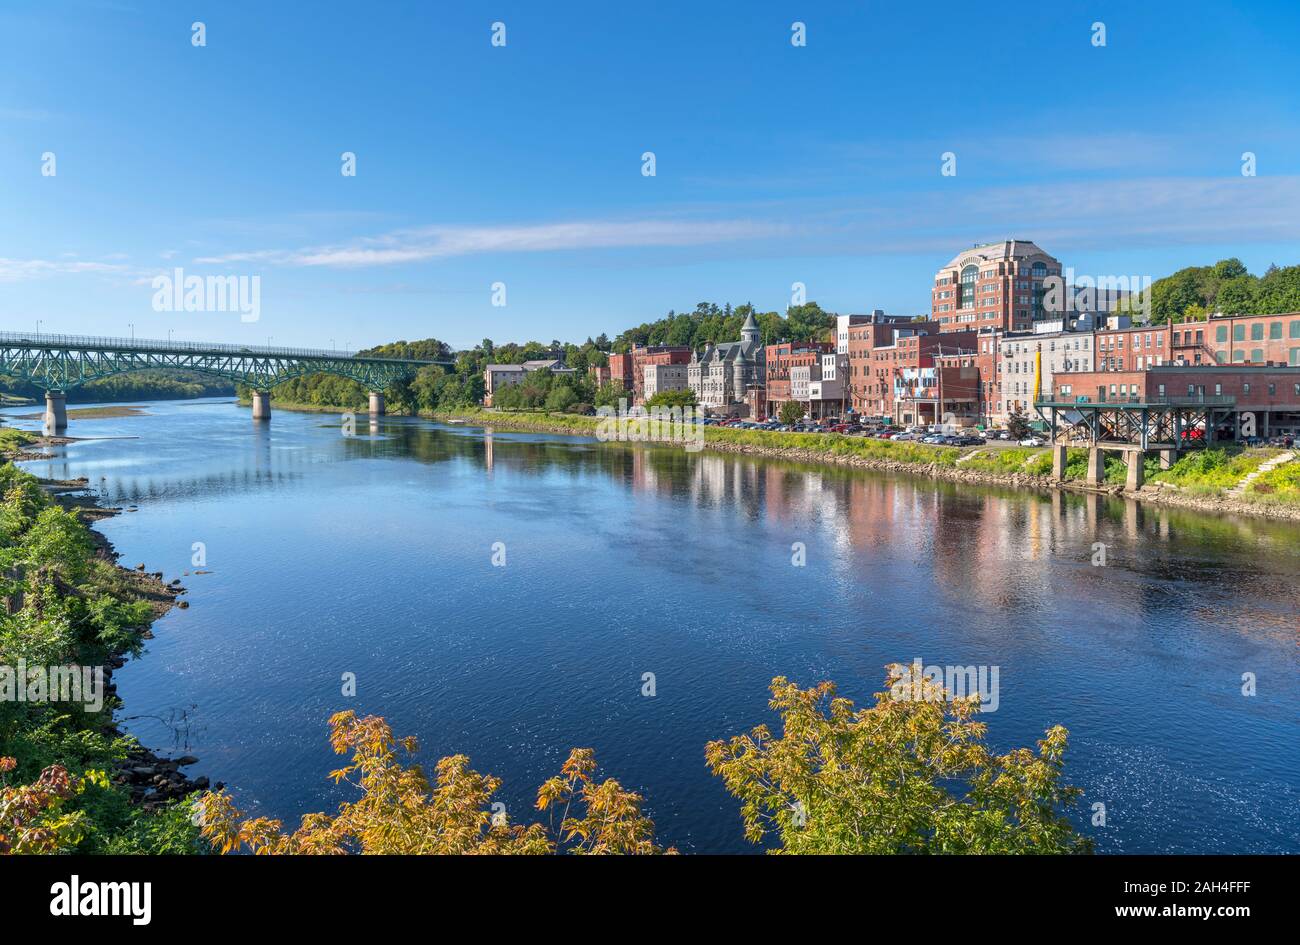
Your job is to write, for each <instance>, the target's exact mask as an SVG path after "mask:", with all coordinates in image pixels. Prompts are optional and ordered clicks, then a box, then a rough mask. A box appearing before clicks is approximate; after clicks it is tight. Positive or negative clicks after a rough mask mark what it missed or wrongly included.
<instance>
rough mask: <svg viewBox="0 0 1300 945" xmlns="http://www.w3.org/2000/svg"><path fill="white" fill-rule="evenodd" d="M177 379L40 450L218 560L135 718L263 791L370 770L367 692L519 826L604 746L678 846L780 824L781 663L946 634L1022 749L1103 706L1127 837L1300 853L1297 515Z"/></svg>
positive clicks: (1099, 785)
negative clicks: (794, 461) (747, 786)
mask: <svg viewBox="0 0 1300 945" xmlns="http://www.w3.org/2000/svg"><path fill="white" fill-rule="evenodd" d="M143 406H144V407H145V413H144V414H143V415H140V416H124V417H109V418H96V419H79V418H77V417H76V416H75V414H74V415H73V417H72V419H71V421H70V427H69V430H68V433H69V434H70V435H71V436H74V437H78V438H84V439H78V440H77V441H76V442H73V443H70V444H68V445H67V446H63V447H56V448H54V449H53V451H52V457H51V458H50V459H49V460H41V461H33V462H28V463H25V464H24V466H25V468H27V469H29V470H30V471H32V472H34V473H36V474H38V475H41V476H47V477H54V478H60V479H63V478H72V477H78V476H85V477H87V478H88V480H89V482H90V487H91V489H92V490H93V491H94V492H97V493H98V494H99V495H100V496H101V497H102V499H103V501H104V502H105V503H106V504H109V505H113V506H120V507H123V508H124V509H129V511H124V512H123V514H121V515H118V516H116V517H114V518H111V519H107V520H105V521H103V522H100V523H98V524H97V526H96V527H97V528H99V529H101V530H102V531H103V532H104V533H105V534H106V535H107V536H108V538H109V539H110V540H111V541H112V542H113V543H114V544H115V545H116V547H117V549H118V550H119V552H120V553H121V556H122V563H123V564H124V565H125V566H127V567H133V566H134V565H135V564H136V563H137V562H142V563H144V564H146V565H147V567H148V569H149V570H161V571H163V572H164V573H165V575H166V578H167V579H171V578H173V577H180V576H182V575H183V574H185V572H190V573H189V575H188V576H185V577H183V578H182V580H183V582H184V584H185V585H186V587H188V588H189V593H188V595H187V599H188V600H189V602H190V605H191V606H190V607H189V609H186V610H180V609H173V610H172V611H171V612H170V613H169V614H167V615H166V616H165V617H164V618H162V619H161V620H160V621H158V623H157V624H156V625H155V627H154V632H155V635H156V636H155V639H153V640H151V641H150V642H149V645H148V651H147V653H146V654H145V656H144V657H143V658H141V659H138V660H134V661H132V662H131V663H129V664H128V665H127V666H126V667H125V668H124V669H122V670H121V671H119V673H118V674H117V676H116V679H117V682H118V686H119V694H120V695H121V697H122V698H123V700H124V702H125V709H124V711H123V712H122V715H123V716H124V717H126V718H127V719H129V721H128V722H127V723H126V727H127V728H128V730H130V731H132V732H133V733H135V734H136V735H137V736H138V737H139V738H140V739H141V740H142V741H143V742H145V743H146V744H147V745H149V746H150V747H153V748H156V749H174V750H177V751H180V750H184V751H185V752H188V753H193V754H196V755H198V756H199V757H200V758H201V763H200V764H199V765H197V766H196V767H195V768H194V769H193V770H192V774H207V775H208V776H209V777H211V778H212V779H213V780H214V781H215V780H221V781H224V782H226V783H227V784H228V785H229V786H230V787H231V790H232V791H233V793H234V795H235V798H236V802H237V803H238V804H239V805H240V806H241V807H242V808H243V809H244V810H246V811H247V812H249V813H253V814H259V815H267V816H275V817H281V818H284V819H285V820H286V822H287V823H289V824H291V825H296V823H297V819H298V817H299V816H300V815H302V814H303V813H306V812H309V811H315V810H324V809H332V808H333V807H334V806H336V804H337V803H338V801H339V800H340V799H341V798H342V797H345V796H347V793H346V792H347V789H346V788H338V787H334V786H332V785H330V784H329V783H328V781H327V778H326V774H327V772H328V771H329V770H331V769H332V768H333V767H336V766H337V763H338V759H337V758H336V757H335V756H334V755H333V754H332V753H331V752H330V751H329V748H328V745H327V743H326V733H327V726H326V721H327V719H328V717H329V716H330V714H331V713H333V712H335V711H338V710H340V709H345V708H350V709H355V710H357V711H358V712H359V713H362V714H366V713H375V714H381V715H384V716H385V717H387V718H388V719H389V721H390V722H391V723H392V725H393V728H394V729H395V731H396V732H397V733H398V734H402V735H415V736H417V737H418V738H419V740H420V744H421V749H422V750H421V753H420V756H419V757H420V758H421V760H423V761H425V762H428V763H431V762H432V761H433V760H435V759H436V758H438V757H440V756H442V755H447V754H453V753H463V754H466V755H468V756H469V757H470V759H471V762H472V764H473V766H474V767H475V768H476V769H477V770H479V771H483V772H488V773H492V774H494V775H497V776H499V777H501V778H502V779H503V780H504V785H503V787H502V790H501V792H500V796H499V800H501V801H503V802H504V803H505V804H506V805H507V811H508V812H509V814H510V817H511V819H512V820H514V821H517V822H519V821H522V822H527V821H530V820H531V819H532V818H533V816H534V812H533V811H532V801H533V800H534V799H535V796H536V794H535V792H536V790H537V787H538V785H540V784H541V783H542V781H543V780H545V779H546V778H547V777H549V776H550V775H552V774H554V773H556V772H557V771H558V769H559V766H560V764H561V763H562V762H563V760H564V758H565V757H566V756H567V753H568V750H569V748H571V747H574V746H590V747H593V748H595V750H596V757H597V759H598V761H599V762H600V764H601V769H602V772H603V773H604V774H606V775H608V776H613V777H616V778H618V779H619V780H620V781H621V782H622V783H623V784H624V785H625V786H629V787H632V788H634V789H636V790H638V791H640V792H641V793H643V794H644V796H645V798H646V809H647V812H648V813H649V814H650V815H651V816H652V817H653V819H654V820H655V823H656V825H657V836H658V838H659V840H660V841H661V842H664V843H670V844H673V845H675V846H677V847H678V848H679V849H680V850H682V851H683V852H693V851H702V852H748V851H754V850H755V849H756V848H755V847H753V846H752V845H750V844H748V843H746V842H745V840H744V839H743V837H742V832H741V824H740V820H739V816H738V813H737V804H736V803H735V802H734V801H733V799H731V798H730V796H729V795H728V794H727V793H726V792H725V791H724V790H723V787H722V785H721V783H720V781H719V780H718V779H716V778H713V777H712V776H711V775H710V774H709V772H708V770H707V769H706V767H705V764H704V754H703V753H704V745H705V743H706V742H707V741H709V740H710V739H716V738H721V737H724V736H730V735H734V734H738V733H740V732H742V731H745V730H748V729H749V728H751V727H753V726H754V725H756V724H759V723H761V722H773V721H774V718H773V716H772V715H771V714H770V712H769V711H768V708H767V698H768V694H767V686H768V683H769V682H770V680H771V679H772V677H773V676H776V675H785V676H788V677H790V678H791V679H793V680H795V681H797V682H799V683H800V684H802V685H811V684H813V683H815V682H818V681H820V680H823V679H832V680H834V681H835V682H836V683H837V684H838V685H839V688H840V693H841V694H842V695H845V696H848V697H850V698H852V699H855V700H857V701H859V702H861V701H865V700H869V699H870V698H871V694H872V693H874V692H876V691H877V690H879V689H880V688H882V682H883V678H884V666H885V665H886V664H887V663H890V662H894V661H901V662H911V661H912V660H913V659H915V658H920V659H922V660H923V661H924V662H925V663H926V664H933V665H939V666H945V665H958V666H967V665H985V666H997V667H998V669H999V687H1000V688H999V693H998V706H997V710H996V711H995V712H991V713H988V714H987V715H986V716H985V721H987V722H988V723H989V727H990V728H989V741H990V744H991V745H992V747H994V748H995V749H997V750H999V751H1004V750H1007V749H1009V748H1012V747H1017V746H1021V745H1033V744H1034V742H1035V740H1036V739H1037V738H1039V737H1041V735H1042V733H1043V730H1044V729H1046V728H1047V727H1049V726H1051V725H1053V724H1058V723H1059V724H1062V725H1064V726H1066V727H1067V728H1068V729H1069V730H1070V752H1069V755H1068V757H1067V772H1068V779H1067V780H1069V781H1070V782H1071V783H1074V784H1077V785H1079V786H1081V787H1082V788H1084V791H1085V794H1084V798H1083V801H1082V802H1081V804H1080V806H1079V810H1078V811H1077V813H1076V820H1077V822H1078V824H1079V826H1080V828H1081V829H1082V830H1084V831H1086V832H1087V833H1088V834H1089V835H1090V836H1092V837H1094V838H1095V840H1096V843H1097V849H1098V852H1103V853H1116V852H1127V853H1209V852H1295V851H1296V850H1298V849H1300V803H1297V801H1298V800H1300V723H1298V713H1297V708H1298V707H1300V683H1298V680H1300V674H1298V673H1297V669H1298V668H1300V667H1298V665H1297V634H1298V628H1300V608H1298V606H1297V600H1298V597H1300V528H1297V527H1296V526H1295V525H1288V524H1282V523H1269V522H1263V521H1247V520H1229V519H1220V518H1214V517H1210V516H1206V515H1201V514H1196V513H1190V512H1181V511H1167V510H1157V509H1154V508H1141V507H1139V506H1137V505H1136V504H1134V503H1132V502H1125V501H1123V500H1118V499H1108V498H1100V499H1099V498H1097V497H1084V496H1079V495H1064V496H1062V495H1056V496H1052V495H1048V494H1037V493H1028V492H1013V491H1001V490H993V489H980V488H972V487H968V486H962V487H960V488H959V487H956V486H954V485H951V484H942V483H935V482H930V481H927V480H923V479H913V478H908V477H901V478H900V477H886V476H882V475H877V474H873V473H866V472H858V471H850V470H843V469H835V468H818V467H809V466H796V465H791V464H787V463H780V462H774V461H758V460H751V459H748V458H746V457H738V456H732V455H714V454H709V453H698V454H688V453H686V452H685V451H683V450H681V449H680V448H668V447H653V448H646V447H635V446H627V445H613V444H601V443H598V442H596V441H594V440H589V439H583V438H577V437H565V436H553V435H545V434H536V433H508V432H501V431H497V432H485V431H483V430H481V429H477V428H467V427H453V426H445V425H440V424H437V423H433V422H428V421H422V420H415V419H405V418H396V417H394V418H385V419H383V420H382V421H381V422H380V423H378V424H377V425H376V427H375V428H374V430H373V431H372V429H371V426H370V424H369V422H368V420H367V419H366V418H365V417H364V416H362V417H360V418H359V419H358V428H357V431H356V432H357V435H355V436H344V435H342V431H341V428H340V418H339V417H337V416H331V415H321V414H306V413H292V412H288V411H284V410H277V411H276V412H275V414H274V416H273V418H272V420H271V422H270V423H269V424H254V423H253V422H252V421H251V420H250V418H249V412H248V410H247V408H239V407H237V406H235V405H233V404H232V403H231V402H229V401H228V400H221V401H216V400H205V401H187V402H159V403H150V404H147V405H143ZM15 425H18V426H25V427H27V428H29V429H32V428H34V427H35V424H34V423H33V422H31V421H21V420H20V421H16V423H15ZM796 543H802V546H803V548H804V554H805V556H806V562H805V564H804V565H803V566H796V565H795V564H794V563H792V561H793V559H794V558H795V557H796V554H797V552H796V551H794V550H792V548H793V546H795V544H796ZM1098 543H1100V544H1101V545H1104V546H1105V549H1104V550H1105V554H1106V563H1105V565H1104V566H1096V565H1094V564H1093V561H1094V559H1095V557H1096V553H1097V544H1098ZM494 548H495V551H494ZM196 549H201V550H202V554H203V555H204V558H205V561H206V563H205V564H204V565H203V566H202V567H201V568H197V570H201V571H205V572H207V573H202V574H196V573H193V572H195V570H196V566H195V565H194V564H193V563H192V561H193V560H194V556H195V555H196V554H197V553H198V551H197V550H196ZM502 549H503V550H504V566H499V565H495V564H494V563H493V558H494V555H495V556H496V558H497V560H498V561H500V560H501V554H502ZM345 673H354V674H355V678H356V695H355V696H351V697H349V696H345V695H343V693H342V687H343V681H342V678H343V675H344V674H345ZM647 673H653V674H654V677H653V678H654V685H655V695H654V696H653V697H648V696H645V695H643V694H642V691H643V687H644V683H643V680H644V679H645V674H647ZM1246 673H1251V674H1254V679H1255V686H1256V694H1255V695H1253V696H1247V695H1243V692H1242V689H1243V681H1242V679H1243V674H1246ZM1095 803H1102V804H1104V805H1105V812H1106V825H1105V826H1104V827H1101V826H1093V824H1092V823H1091V818H1092V810H1093V805H1094V804H1095Z"/></svg>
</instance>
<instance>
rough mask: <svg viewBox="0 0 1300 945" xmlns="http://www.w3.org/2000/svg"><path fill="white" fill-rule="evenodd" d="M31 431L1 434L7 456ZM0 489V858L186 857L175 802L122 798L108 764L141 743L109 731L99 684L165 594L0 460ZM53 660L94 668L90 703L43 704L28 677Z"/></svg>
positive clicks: (132, 650)
mask: <svg viewBox="0 0 1300 945" xmlns="http://www.w3.org/2000/svg"><path fill="white" fill-rule="evenodd" d="M32 439H34V438H33V437H31V435H30V434H26V435H24V434H18V433H17V431H13V430H0V447H3V448H4V449H6V450H13V449H15V448H21V447H22V446H25V445H27V444H28V443H30V442H31V440H32ZM0 496H2V498H0V600H2V602H3V607H0V853H22V852H75V853H184V852H195V851H197V850H198V849H199V845H198V843H199V841H198V831H197V828H195V827H194V826H193V825H192V824H191V823H190V816H191V812H190V809H189V806H188V805H187V804H185V803H183V802H181V801H173V802H171V803H167V804H157V805H153V804H151V805H148V809H146V806H141V805H140V804H136V803H133V802H132V801H133V797H132V788H131V787H130V786H129V785H128V784H127V783H126V777H125V775H123V774H122V773H121V769H123V768H124V766H125V765H127V764H128V763H129V759H132V758H138V757H140V752H141V749H140V748H139V746H138V744H137V743H136V741H135V740H134V739H132V738H130V737H128V736H125V735H122V734H121V733H120V732H119V731H118V730H117V729H116V727H115V725H114V720H113V713H114V709H115V708H116V707H117V705H118V700H117V698H116V696H115V695H113V693H112V691H111V689H108V688H107V687H108V686H109V684H110V677H111V673H112V669H113V668H114V667H116V666H120V665H121V664H122V662H123V660H124V659H125V658H126V657H128V656H133V655H138V654H139V653H140V652H141V651H142V649H143V646H144V641H145V639H146V638H147V635H148V628H149V625H150V624H151V623H152V622H153V620H154V619H155V617H156V616H157V615H158V614H159V613H160V612H162V611H163V610H165V609H166V608H167V607H168V606H170V595H169V593H168V591H167V589H166V588H164V587H163V586H162V584H161V582H158V581H155V580H154V579H152V578H149V577H146V576H145V575H143V574H138V573H135V572H127V571H124V570H123V569H121V568H119V567H118V566H117V565H116V563H115V562H114V561H113V558H112V555H111V553H110V552H109V551H108V549H107V548H106V546H105V544H104V543H103V542H102V540H100V539H99V538H98V536H97V535H95V533H93V532H92V531H91V530H90V529H89V527H87V525H86V523H85V522H84V521H83V520H82V518H81V515H80V513H79V512H78V511H77V510H76V509H73V508H64V507H63V506H61V505H60V504H59V503H58V502H56V501H55V500H54V499H53V498H51V497H50V495H49V494H48V493H47V492H46V491H45V490H44V489H43V488H42V487H41V484H40V482H39V481H38V480H37V479H36V477H34V476H32V475H29V474H28V473H25V472H23V471H21V470H19V469H18V468H17V467H15V466H14V465H13V464H12V462H8V461H7V460H4V461H0ZM54 667H60V668H63V667H77V668H80V667H89V668H90V669H91V672H92V673H93V672H94V670H95V669H99V670H100V672H101V673H103V674H104V675H103V677H102V678H103V687H102V688H101V687H98V686H96V685H94V684H92V690H91V692H94V691H95V690H96V689H98V691H99V692H100V694H101V695H102V696H103V699H102V705H96V704H95V703H96V702H98V701H100V700H99V699H98V698H95V699H90V698H87V696H88V695H89V694H88V693H86V692H85V691H84V690H83V692H82V698H81V699H80V700H71V699H67V698H62V697H64V696H66V695H67V692H66V691H65V692H63V693H59V694H58V695H59V696H60V698H50V697H51V696H54V695H55V693H53V692H52V691H50V689H48V688H39V687H38V683H39V680H40V679H41V678H44V679H46V680H48V679H50V678H51V676H50V675H49V670H50V669H51V668H54ZM33 672H35V673H36V676H35V677H33V676H32V675H31V674H32V673H33ZM20 674H24V675H23V681H22V682H21V683H20V682H19V677H20ZM79 675H80V674H79ZM46 685H47V686H48V685H49V684H48V683H47V684H46ZM50 688H52V687H50ZM20 694H21V695H20Z"/></svg>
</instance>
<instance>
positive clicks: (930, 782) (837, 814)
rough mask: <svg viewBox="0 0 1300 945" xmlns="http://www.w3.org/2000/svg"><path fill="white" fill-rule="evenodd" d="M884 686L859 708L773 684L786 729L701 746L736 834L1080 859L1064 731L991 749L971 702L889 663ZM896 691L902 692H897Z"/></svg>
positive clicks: (873, 849)
mask: <svg viewBox="0 0 1300 945" xmlns="http://www.w3.org/2000/svg"><path fill="white" fill-rule="evenodd" d="M887 685H888V686H889V690H888V691H886V692H880V693H877V694H876V704H875V705H873V706H871V707H870V708H865V709H857V708H855V707H854V704H853V702H852V701H850V700H848V699H844V698H838V697H836V695H835V686H834V685H833V684H832V683H821V684H820V685H817V686H814V687H812V688H811V689H806V690H805V689H800V688H799V687H798V686H796V685H795V684H793V683H791V682H789V681H788V680H786V679H784V678H782V677H778V678H776V679H774V680H772V701H771V707H772V709H773V711H775V712H777V713H779V714H780V716H781V724H782V734H781V735H780V736H774V735H773V734H772V732H771V731H770V730H769V729H768V727H767V726H766V725H760V726H758V727H757V728H755V729H754V730H753V731H751V732H750V733H749V734H746V735H740V736H737V737H735V738H732V739H730V740H728V741H716V742H710V743H709V745H708V746H707V748H706V749H705V758H706V761H707V763H708V766H709V769H710V770H711V771H712V772H713V773H714V774H715V775H717V776H718V777H720V778H722V781H723V783H724V784H725V785H726V787H727V790H728V791H730V792H731V793H732V794H733V795H735V796H736V797H737V798H738V799H739V800H740V802H741V808H740V814H741V820H742V821H743V823H744V825H745V836H746V837H747V838H748V839H749V840H751V841H753V842H755V843H758V842H761V841H764V840H768V839H775V840H776V841H778V842H779V843H780V846H779V847H778V848H777V849H775V850H773V851H772V852H775V853H817V854H824V853H872V854H877V853H1087V852H1091V850H1092V844H1091V842H1090V841H1089V840H1088V839H1087V838H1085V837H1083V836H1080V835H1079V834H1078V833H1076V832H1075V830H1074V829H1073V827H1072V826H1071V825H1070V822H1069V820H1068V819H1067V818H1066V816H1065V813H1064V812H1065V811H1066V810H1068V809H1069V808H1070V807H1071V806H1072V805H1073V804H1074V803H1075V802H1076V801H1077V799H1078V798H1079V796H1080V794H1081V791H1080V790H1079V789H1078V788H1073V787H1068V786H1065V785H1063V784H1062V774H1063V758H1064V756H1065V751H1066V747H1067V733H1066V730H1065V729H1064V728H1061V727H1060V726H1056V727H1054V728H1051V729H1049V730H1048V731H1047V733H1046V734H1045V736H1044V738H1043V739H1042V741H1040V742H1039V743H1038V750H1037V752H1034V751H1032V750H1030V749H1028V748H1018V749H1015V750H1013V751H1010V752H1008V753H1007V754H1005V755H994V754H993V753H992V752H990V751H989V749H988V748H987V746H986V745H985V744H984V736H985V734H986V729H987V726H986V725H985V723H983V722H977V721H975V718H976V715H977V713H978V709H979V698H978V696H971V697H968V698H956V699H950V698H948V694H947V693H945V692H944V691H943V687H942V686H936V685H935V684H934V683H932V682H930V681H929V680H928V679H925V678H921V679H918V680H912V679H910V678H909V674H908V670H907V668H906V667H901V666H893V667H890V672H889V677H888V681H887ZM900 696H901V697H900Z"/></svg>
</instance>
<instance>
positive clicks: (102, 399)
mask: <svg viewBox="0 0 1300 945" xmlns="http://www.w3.org/2000/svg"><path fill="white" fill-rule="evenodd" d="M0 392H3V393H6V394H10V395H12V396H15V397H26V398H28V399H30V400H38V401H44V399H45V390H44V389H43V388H40V387H37V386H36V385H35V384H32V383H30V382H28V381H20V380H18V379H17V378H11V377H0ZM234 393H235V385H234V384H233V383H231V382H230V381H226V380H222V379H221V378H219V377H210V376H208V375H206V374H197V373H194V372H192V371H140V372H138V373H135V374H118V375H116V376H114V377H106V378H104V379H103V380H100V381H91V382H90V383H89V384H83V385H82V386H80V387H74V388H72V389H71V390H69V391H68V401H69V402H70V403H83V404H86V403H121V402H123V401H127V400H180V399H182V398H186V397H227V396H231V395H233V394H234Z"/></svg>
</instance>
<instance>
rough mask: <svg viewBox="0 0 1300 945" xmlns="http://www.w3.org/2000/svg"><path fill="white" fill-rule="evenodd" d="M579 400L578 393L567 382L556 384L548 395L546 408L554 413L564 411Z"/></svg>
mask: <svg viewBox="0 0 1300 945" xmlns="http://www.w3.org/2000/svg"><path fill="white" fill-rule="evenodd" d="M577 402H578V395H577V394H576V393H574V390H573V388H572V387H569V386H568V385H567V384H556V385H555V386H554V387H552V388H551V392H550V393H549V394H547V395H546V409H547V410H549V411H551V412H552V413H563V412H564V411H565V410H567V409H569V408H570V407H572V406H573V405H574V404H576V403H577Z"/></svg>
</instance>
